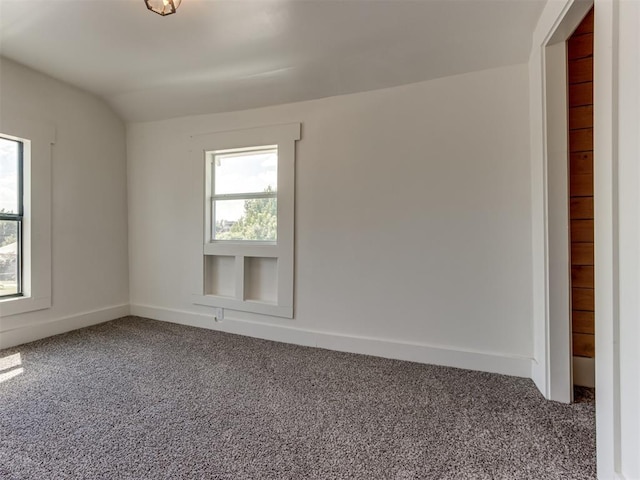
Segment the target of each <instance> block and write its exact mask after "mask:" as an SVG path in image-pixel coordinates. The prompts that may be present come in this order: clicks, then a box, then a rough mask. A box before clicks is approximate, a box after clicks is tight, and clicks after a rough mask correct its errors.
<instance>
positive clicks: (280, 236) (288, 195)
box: [190, 123, 301, 318]
mask: <svg viewBox="0 0 640 480" xmlns="http://www.w3.org/2000/svg"><path fill="white" fill-rule="evenodd" d="M300 130H301V129H300V123H293V124H284V125H274V126H266V127H257V128H249V129H243V130H232V131H225V132H214V133H205V134H201V135H193V136H191V137H190V152H191V153H190V155H191V156H192V159H193V162H194V163H195V164H199V165H201V166H202V167H200V168H202V170H200V171H201V172H202V176H203V182H202V185H203V190H202V191H201V196H200V198H201V202H202V203H201V204H202V205H203V206H204V209H203V210H204V211H203V217H204V221H203V223H202V237H201V238H202V239H203V243H202V244H201V247H200V248H199V249H197V250H194V252H199V255H198V256H199V260H198V261H199V262H200V264H201V265H202V270H201V271H200V272H199V273H200V275H199V279H198V282H197V284H198V285H199V292H197V293H194V294H193V303H194V304H196V305H201V306H208V307H216V308H227V309H230V310H234V311H239V312H249V313H258V314H263V315H270V316H276V317H284V318H293V293H294V292H293V282H294V278H293V276H294V200H295V198H294V192H295V149H296V141H297V140H299V139H300ZM271 145H273V146H277V149H278V184H277V192H276V198H277V215H278V222H277V235H276V242H264V241H251V240H240V241H238V240H222V241H221V240H214V239H213V235H212V232H213V230H212V225H211V222H212V219H213V216H212V212H211V208H212V202H211V201H210V198H211V196H212V172H211V169H212V162H211V161H209V158H207V156H208V152H219V151H224V150H249V149H251V148H252V147H260V146H271ZM210 256H213V257H216V256H221V257H233V259H234V271H233V272H234V273H233V275H234V279H233V282H234V293H233V294H232V295H221V294H211V293H207V286H206V284H205V283H206V280H205V276H206V272H205V264H206V262H207V260H208V257H210ZM255 257H257V258H259V259H260V258H262V259H267V260H269V261H273V259H275V261H276V277H277V279H276V280H275V282H276V285H272V286H273V287H275V288H274V290H275V291H276V292H277V293H276V297H277V298H276V299H274V301H269V302H266V301H260V300H253V299H251V298H248V297H247V296H246V295H245V293H246V290H247V289H246V287H247V284H246V283H245V265H246V262H245V259H249V260H252V259H254V258H255ZM194 260H195V259H194ZM217 316H218V314H217V313H216V317H217Z"/></svg>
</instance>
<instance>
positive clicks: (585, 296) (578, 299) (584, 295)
mask: <svg viewBox="0 0 640 480" xmlns="http://www.w3.org/2000/svg"><path fill="white" fill-rule="evenodd" d="M571 295H572V297H573V303H572V307H573V310H581V311H583V312H593V311H594V308H593V307H594V300H593V299H594V295H593V288H572V289H571Z"/></svg>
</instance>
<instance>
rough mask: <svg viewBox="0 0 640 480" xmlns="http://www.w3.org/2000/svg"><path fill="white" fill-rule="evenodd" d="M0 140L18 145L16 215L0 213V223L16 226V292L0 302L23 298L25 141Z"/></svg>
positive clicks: (5, 296) (6, 138)
mask: <svg viewBox="0 0 640 480" xmlns="http://www.w3.org/2000/svg"><path fill="white" fill-rule="evenodd" d="M0 138H2V139H4V140H8V141H11V142H15V143H17V144H18V159H17V160H18V199H17V200H18V209H17V210H18V212H17V213H2V212H0V221H5V222H16V224H17V229H16V230H17V232H18V233H17V235H18V238H17V244H18V245H17V256H18V258H17V261H16V263H17V272H16V276H17V279H16V284H17V291H16V293H12V294H10V295H0V300H5V299H9V298H17V297H22V296H23V286H22V277H23V276H24V273H23V268H24V262H23V260H22V256H23V253H22V252H23V246H22V243H23V233H22V228H23V223H24V173H23V169H24V141H25V139H21V138H16V137H13V136H10V135H5V134H3V133H0Z"/></svg>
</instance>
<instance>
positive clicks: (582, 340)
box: [573, 333, 596, 358]
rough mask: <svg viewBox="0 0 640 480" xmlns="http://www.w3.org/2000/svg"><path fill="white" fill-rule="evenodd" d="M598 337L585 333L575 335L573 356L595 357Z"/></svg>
mask: <svg viewBox="0 0 640 480" xmlns="http://www.w3.org/2000/svg"><path fill="white" fill-rule="evenodd" d="M595 340H596V337H595V336H594V335H588V334H584V333H574V334H573V354H574V355H576V356H578V357H590V358H593V357H594V356H595V353H596V352H595V351H596V345H595V343H596V342H595Z"/></svg>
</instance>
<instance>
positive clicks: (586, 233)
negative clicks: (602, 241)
mask: <svg viewBox="0 0 640 480" xmlns="http://www.w3.org/2000/svg"><path fill="white" fill-rule="evenodd" d="M584 242H587V243H593V220H571V243H584Z"/></svg>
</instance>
